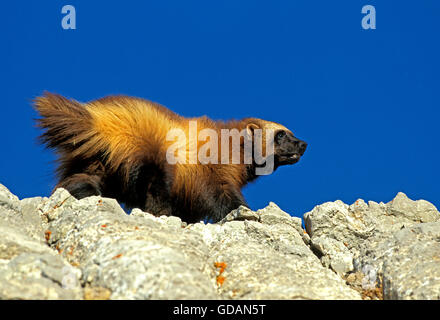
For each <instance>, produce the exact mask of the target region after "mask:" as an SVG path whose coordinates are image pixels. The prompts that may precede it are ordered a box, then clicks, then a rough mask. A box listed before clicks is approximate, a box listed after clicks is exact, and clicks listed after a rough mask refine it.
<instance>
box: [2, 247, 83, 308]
mask: <svg viewBox="0 0 440 320" xmlns="http://www.w3.org/2000/svg"><path fill="white" fill-rule="evenodd" d="M80 274H81V271H80V270H79V269H76V268H74V267H72V266H70V265H68V264H67V263H65V262H64V261H63V260H62V259H61V257H59V256H56V255H53V254H35V253H23V254H20V255H18V256H16V257H14V258H13V259H11V260H10V261H9V262H7V263H5V262H4V263H2V264H1V265H0V299H38V300H40V299H41V300H43V299H44V300H48V299H49V300H54V299H69V300H71V299H81V298H82V296H83V294H82V288H81V286H80V282H79V278H80Z"/></svg>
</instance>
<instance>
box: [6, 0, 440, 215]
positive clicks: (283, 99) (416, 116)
mask: <svg viewBox="0 0 440 320" xmlns="http://www.w3.org/2000/svg"><path fill="white" fill-rule="evenodd" d="M67 4H70V5H74V6H75V8H76V15H77V17H76V24H77V25H76V27H77V29H76V30H63V29H62V28H61V19H62V17H63V15H62V14H61V8H62V7H63V6H64V5H67ZM367 4H370V5H374V6H375V8H376V11H377V29H376V30H363V29H362V27H361V20H362V17H363V15H362V13H361V8H362V7H363V6H364V5H367ZM439 17H440V2H439V1H435V0H422V1H398V2H397V1H391V0H383V1H370V0H363V1H357V0H347V1H313V0H301V1H287V0H286V1H255V0H252V1H237V0H230V1H229V0H228V1H206V0H205V1H154V2H153V1H131V0H127V1H85V0H83V1H72V0H64V1H58V0H56V1H55V0H52V1H8V2H5V3H3V4H2V6H1V13H0V37H1V38H0V40H1V43H2V48H1V50H0V81H1V87H0V88H1V89H0V90H1V96H2V102H1V116H0V134H1V140H2V152H1V157H0V183H2V184H4V185H6V186H7V187H8V188H9V189H10V190H11V191H12V192H14V193H15V194H17V195H18V196H19V197H20V198H23V197H31V196H37V195H46V196H47V195H49V194H50V191H51V189H52V188H53V186H54V184H55V180H54V175H53V171H54V163H53V160H54V159H55V157H54V155H53V153H52V152H51V151H48V150H44V149H43V147H42V146H40V145H38V144H37V143H36V137H37V136H38V134H39V132H38V130H37V129H36V128H35V127H34V123H33V118H35V117H36V114H35V112H34V111H33V110H32V108H31V106H30V101H31V99H33V98H34V97H36V96H38V95H40V94H41V93H42V92H43V91H44V90H48V91H51V92H56V93H60V94H63V95H66V96H68V97H72V98H75V99H77V100H79V101H87V100H91V99H96V98H99V97H102V96H105V95H109V94H127V95H133V96H139V97H143V98H147V99H150V100H153V101H156V102H159V103H161V104H163V105H165V106H167V107H169V108H170V109H172V110H174V111H175V112H177V113H180V114H181V115H184V116H199V115H205V114H206V115H208V116H209V117H211V118H214V119H229V118H242V117H260V118H263V119H267V120H272V121H276V122H280V123H282V124H284V125H285V126H287V127H289V128H290V129H291V130H292V131H293V132H294V133H295V134H296V135H297V136H298V137H299V138H302V139H304V140H306V141H307V142H308V143H309V147H308V150H307V152H306V154H305V155H304V157H303V159H302V160H301V161H300V163H298V164H296V165H294V166H289V167H283V168H280V169H279V170H277V171H276V172H275V173H274V174H273V175H271V176H268V177H262V178H260V179H259V180H258V181H257V182H255V183H253V184H251V185H249V186H248V187H246V188H245V189H244V195H245V197H246V199H247V200H248V202H249V204H250V205H251V207H252V208H253V209H258V208H262V207H264V206H265V205H267V203H268V202H269V201H274V202H275V203H277V204H278V205H279V206H280V207H281V208H282V209H284V210H285V211H287V212H289V213H291V214H293V215H296V216H302V214H303V213H305V212H307V211H309V210H311V209H312V208H313V207H314V206H315V205H317V204H320V203H323V202H325V201H334V200H337V199H341V200H343V201H344V202H346V203H352V202H354V201H355V200H356V199H358V198H363V199H365V200H374V201H385V202H387V201H389V200H391V199H392V198H393V197H394V195H395V194H396V193H397V192H398V191H403V192H405V193H407V195H408V196H409V197H411V198H415V199H420V198H423V199H426V200H428V201H431V202H433V203H434V204H435V205H436V206H437V207H439V206H440V197H439V194H440V192H439V189H440V188H439V180H440V170H439V164H440V151H439V147H438V146H439V139H440V134H439V131H438V130H439V129H438V123H439V116H440V111H439V108H440V97H439V93H440V92H439V91H440V90H439V89H440V80H439V75H440V62H439V60H440V59H439V57H440V42H439V31H440V19H439Z"/></svg>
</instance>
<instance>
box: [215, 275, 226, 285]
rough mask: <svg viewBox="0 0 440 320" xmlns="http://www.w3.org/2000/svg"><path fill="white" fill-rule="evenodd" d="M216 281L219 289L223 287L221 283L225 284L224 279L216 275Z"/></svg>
mask: <svg viewBox="0 0 440 320" xmlns="http://www.w3.org/2000/svg"><path fill="white" fill-rule="evenodd" d="M216 280H217V285H218V286H219V287H221V286H222V285H223V283H224V282H225V277H223V276H220V275H218V276H217V278H216Z"/></svg>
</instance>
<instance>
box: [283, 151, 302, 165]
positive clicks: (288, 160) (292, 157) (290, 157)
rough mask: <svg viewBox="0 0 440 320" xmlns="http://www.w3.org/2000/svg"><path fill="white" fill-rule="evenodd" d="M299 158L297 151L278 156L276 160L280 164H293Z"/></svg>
mask: <svg viewBox="0 0 440 320" xmlns="http://www.w3.org/2000/svg"><path fill="white" fill-rule="evenodd" d="M300 159H301V155H300V154H299V153H290V154H283V155H280V156H278V162H279V163H280V164H294V163H297V162H298V161H299V160H300Z"/></svg>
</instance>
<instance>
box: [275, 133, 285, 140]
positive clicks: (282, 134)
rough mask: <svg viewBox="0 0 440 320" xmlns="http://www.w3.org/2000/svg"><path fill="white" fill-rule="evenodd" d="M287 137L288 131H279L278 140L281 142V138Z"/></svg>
mask: <svg viewBox="0 0 440 320" xmlns="http://www.w3.org/2000/svg"><path fill="white" fill-rule="evenodd" d="M285 136H286V131H278V132H277V135H276V138H277V140H279V139H281V138H284V137H285Z"/></svg>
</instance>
